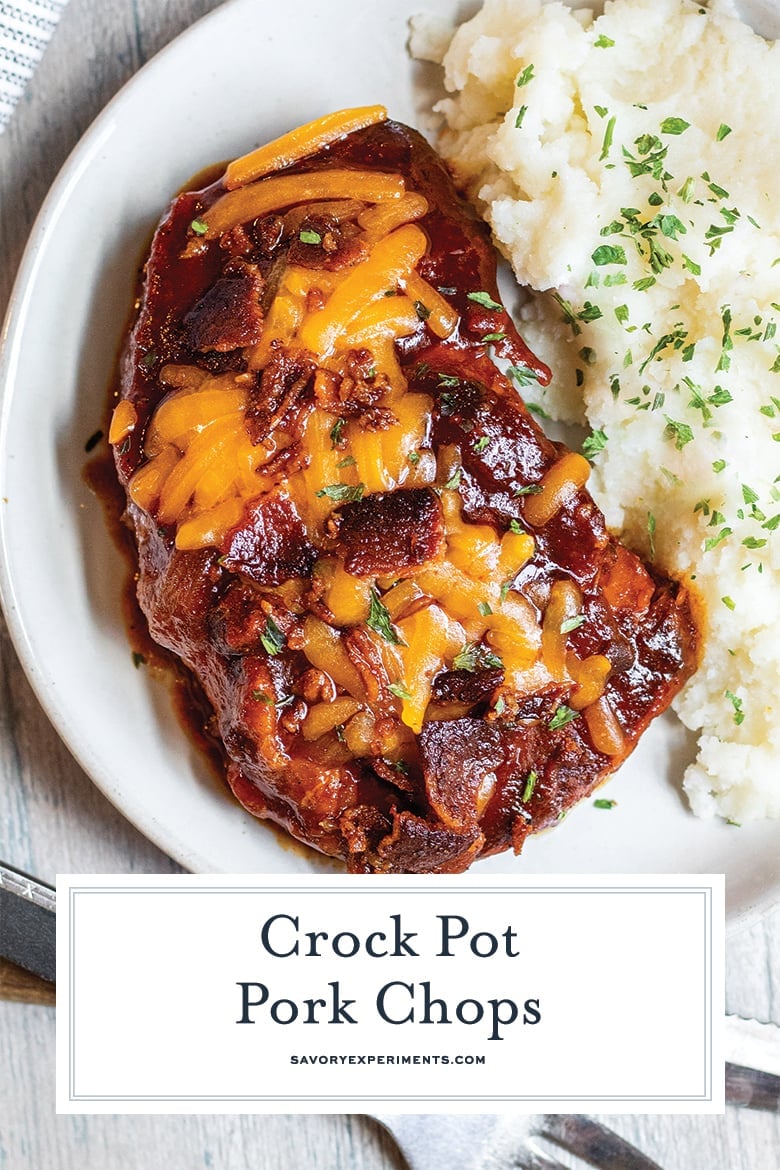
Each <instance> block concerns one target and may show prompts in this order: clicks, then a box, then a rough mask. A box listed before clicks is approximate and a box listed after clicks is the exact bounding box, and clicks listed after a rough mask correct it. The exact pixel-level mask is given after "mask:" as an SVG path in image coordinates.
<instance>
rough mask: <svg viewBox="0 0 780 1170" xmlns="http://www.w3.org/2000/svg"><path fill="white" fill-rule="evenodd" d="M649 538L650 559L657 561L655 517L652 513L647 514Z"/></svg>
mask: <svg viewBox="0 0 780 1170" xmlns="http://www.w3.org/2000/svg"><path fill="white" fill-rule="evenodd" d="M647 537H648V540H649V541H650V559H651V560H653V561H654V560H655V516H654V515H653V513H652V512H648V513H647Z"/></svg>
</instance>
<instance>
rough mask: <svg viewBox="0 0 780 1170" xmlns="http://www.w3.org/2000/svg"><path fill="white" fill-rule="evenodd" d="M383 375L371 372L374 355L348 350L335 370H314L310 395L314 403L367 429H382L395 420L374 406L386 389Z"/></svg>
mask: <svg viewBox="0 0 780 1170" xmlns="http://www.w3.org/2000/svg"><path fill="white" fill-rule="evenodd" d="M389 385H390V383H389V380H388V378H387V376H386V375H385V374H379V373H374V357H373V354H372V353H371V352H370V351H369V350H367V349H357V350H354V349H353V350H348V351H347V353H346V354H345V355H344V356H343V358H342V359H341V361H340V363H339V369H338V371H331V370H323V369H320V370H318V371H317V374H316V377H315V381H314V394H315V397H316V399H317V405H318V406H320V407H322V409H323V410H326V411H328V412H329V413H330V414H337V415H338V416H339V417H340V418H354V419H357V420H358V421H359V423H360V425H361V426H362V427H363V428H364V429H365V430H367V431H384V430H387V428H388V427H391V426H393V425H394V424H395V423H396V422H397V419H396V417H395V415H394V414H393V412H392V411H391V410H389V409H388V408H387V407H385V406H379V405H377V404H378V403H379V402H380V400H381V399H382V398H384V396H385V394H386V393H387V391H388V389H389Z"/></svg>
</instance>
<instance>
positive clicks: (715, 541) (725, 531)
mask: <svg viewBox="0 0 780 1170" xmlns="http://www.w3.org/2000/svg"><path fill="white" fill-rule="evenodd" d="M729 536H731V529H730V528H721V530H720V532H719V533H718V535H717V536H711V537H709V539H708V540H705V542H704V551H705V552H712V550H713V549H714V548H717V547H718V545H719V544H720V543H721V541H723V540H726V538H727V537H729Z"/></svg>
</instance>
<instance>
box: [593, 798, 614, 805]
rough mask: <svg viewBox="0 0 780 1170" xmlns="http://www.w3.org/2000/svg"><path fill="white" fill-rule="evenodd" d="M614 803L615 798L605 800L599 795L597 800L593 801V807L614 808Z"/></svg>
mask: <svg viewBox="0 0 780 1170" xmlns="http://www.w3.org/2000/svg"><path fill="white" fill-rule="evenodd" d="M616 805H617V801H616V800H605V799H604V797H600V798H599V799H598V800H594V801H593V807H594V808H615V807H616Z"/></svg>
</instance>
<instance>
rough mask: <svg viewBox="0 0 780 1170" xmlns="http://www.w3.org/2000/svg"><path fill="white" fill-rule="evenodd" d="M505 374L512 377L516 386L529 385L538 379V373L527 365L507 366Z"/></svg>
mask: <svg viewBox="0 0 780 1170" xmlns="http://www.w3.org/2000/svg"><path fill="white" fill-rule="evenodd" d="M507 375H508V376H509V377H510V378H514V380H515V382H517V384H518V386H530V385H531V384H532V383H533V382H538V381H539V375H538V374H537V373H536V372H535V371H534V370H532V369H531V368H530V367H529V366H509V367H508V369H507Z"/></svg>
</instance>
